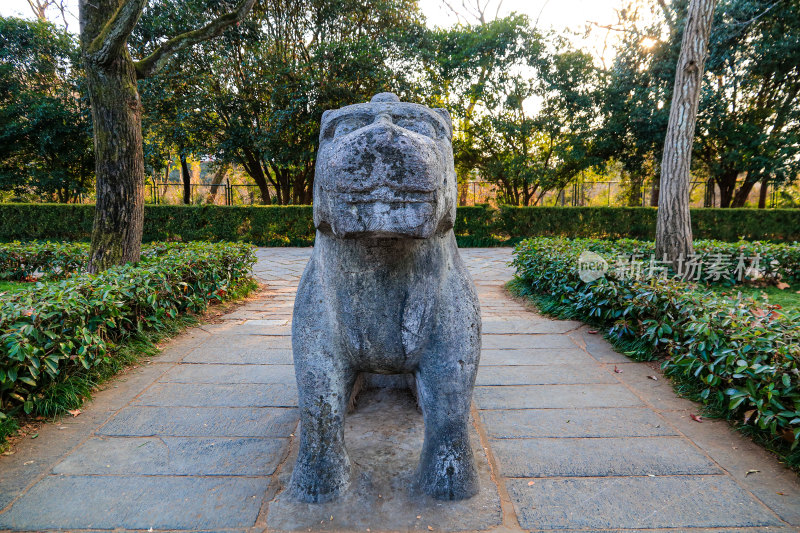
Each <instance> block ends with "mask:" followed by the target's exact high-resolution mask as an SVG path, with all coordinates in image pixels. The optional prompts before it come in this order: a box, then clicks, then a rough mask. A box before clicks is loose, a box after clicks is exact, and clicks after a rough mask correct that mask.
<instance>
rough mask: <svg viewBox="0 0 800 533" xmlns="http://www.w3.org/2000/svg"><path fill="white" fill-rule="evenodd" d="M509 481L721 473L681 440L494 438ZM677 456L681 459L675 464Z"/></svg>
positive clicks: (662, 437) (495, 450)
mask: <svg viewBox="0 0 800 533" xmlns="http://www.w3.org/2000/svg"><path fill="white" fill-rule="evenodd" d="M491 442H492V450H494V453H495V454H496V455H497V458H498V459H499V463H500V470H501V472H502V473H503V475H504V476H508V477H600V476H650V475H657V476H666V475H678V474H721V473H722V471H721V470H720V469H719V467H717V466H716V465H714V463H713V462H712V461H711V460H710V459H709V458H708V457H707V456H706V455H705V454H703V453H702V452H700V450H698V449H697V448H696V447H695V446H693V445H692V444H691V443H689V441H687V440H686V439H683V438H681V437H674V438H666V437H664V436H659V437H638V438H631V437H623V438H619V437H614V438H596V437H595V438H563V437H560V438H547V439H522V440H516V439H502V440H500V439H498V440H492V441H491ZM677 457H679V458H680V460H677V461H676V458H677Z"/></svg>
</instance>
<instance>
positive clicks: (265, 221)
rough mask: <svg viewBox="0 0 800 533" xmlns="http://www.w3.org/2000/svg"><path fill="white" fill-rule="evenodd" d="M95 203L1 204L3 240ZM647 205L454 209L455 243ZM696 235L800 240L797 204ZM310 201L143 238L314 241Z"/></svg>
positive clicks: (749, 213)
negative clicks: (794, 207)
mask: <svg viewBox="0 0 800 533" xmlns="http://www.w3.org/2000/svg"><path fill="white" fill-rule="evenodd" d="M93 216H94V206H92V205H72V204H70V205H61V204H47V205H42V204H0V242H8V241H15V240H20V241H30V240H53V241H88V240H90V236H91V232H92V218H93ZM655 227H656V210H655V209H652V208H649V207H511V206H502V207H501V208H500V209H499V210H497V209H493V208H491V207H489V206H475V207H459V208H458V209H457V210H456V226H455V233H456V238H457V239H458V243H459V246H496V245H502V244H505V245H508V244H510V243H514V242H518V241H519V240H520V239H521V238H525V237H536V236H561V237H606V238H614V239H621V238H626V237H629V238H634V239H653V238H655ZM692 231H693V233H694V236H695V238H698V239H717V240H720V241H729V242H737V241H739V240H741V239H747V240H764V241H775V242H791V241H800V210H797V209H768V210H755V209H693V210H692ZM314 235H315V230H314V221H313V216H312V208H311V206H302V205H298V206H248V207H239V206H236V207H234V206H213V205H205V206H183V205H146V206H145V217H144V241H145V242H147V241H160V240H171V241H193V240H207V241H241V242H249V243H251V244H255V245H258V246H311V245H312V244H313V243H314Z"/></svg>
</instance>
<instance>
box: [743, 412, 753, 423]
mask: <svg viewBox="0 0 800 533" xmlns="http://www.w3.org/2000/svg"><path fill="white" fill-rule="evenodd" d="M754 414H756V410H755V409H750V410H749V411H745V412H744V420H742V424H747V422H748V421H749V420H750V417H752V416H753V415H754Z"/></svg>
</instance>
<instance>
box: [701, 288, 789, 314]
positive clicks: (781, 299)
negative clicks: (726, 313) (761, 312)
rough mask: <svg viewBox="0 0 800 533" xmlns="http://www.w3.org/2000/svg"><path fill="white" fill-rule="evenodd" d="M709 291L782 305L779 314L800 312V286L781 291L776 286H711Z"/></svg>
mask: <svg viewBox="0 0 800 533" xmlns="http://www.w3.org/2000/svg"><path fill="white" fill-rule="evenodd" d="M708 290H711V291H714V292H716V293H718V294H731V295H734V296H735V295H736V293H742V294H743V295H744V296H749V297H751V298H752V299H754V300H756V301H758V302H762V301H763V302H764V303H765V304H768V305H780V306H781V309H778V310H777V312H778V313H780V314H786V312H800V294H798V292H799V291H800V284H794V286H792V287H789V288H786V289H783V290H781V289H779V288H777V287H776V286H774V285H770V286H767V287H749V286H736V287H720V286H714V285H711V286H709V287H708Z"/></svg>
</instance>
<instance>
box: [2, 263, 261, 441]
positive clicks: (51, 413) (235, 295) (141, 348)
mask: <svg viewBox="0 0 800 533" xmlns="http://www.w3.org/2000/svg"><path fill="white" fill-rule="evenodd" d="M21 285H24V284H21ZM257 289H258V283H257V282H256V281H255V280H254V279H252V278H247V279H244V280H242V281H241V282H239V283H238V284H237V285H236V286H235V287H233V288H232V289H231V290H230V291H229V292H228V293H227V295H226V297H225V302H234V301H237V300H240V299H242V298H245V297H246V296H248V295H249V294H251V293H252V292H253V291H255V290H257ZM217 305H219V304H217ZM215 307H216V306H212V307H210V308H209V310H208V312H207V313H206V314H210V313H213V311H214V310H215V309H214V308H215ZM204 316H205V315H194V314H185V315H179V316H177V317H175V318H167V319H164V320H163V321H161V322H159V323H158V325H157V326H155V327H152V328H148V329H143V328H141V329H139V330H137V331H136V332H134V333H133V334H132V335H130V336H129V337H126V338H125V340H124V341H122V342H120V343H118V344H116V345H113V346H111V348H110V350H109V353H108V355H109V357H106V358H104V359H103V360H102V361H101V362H100V363H98V364H97V365H94V366H92V367H91V368H90V369H87V370H81V371H79V372H75V373H69V374H66V373H65V375H64V376H63V377H62V378H61V379H58V380H57V381H54V382H52V383H50V384H48V386H47V387H46V388H44V389H43V390H42V391H41V394H42V398H41V400H40V401H38V402H36V405H35V410H34V411H33V412H32V413H31V414H30V415H25V414H23V413H22V412H21V411H18V412H16V413H13V414H12V416H9V417H7V418H5V419H2V420H0V452H2V451H4V450H5V448H6V447H7V441H8V439H9V437H11V436H13V435H14V434H15V433H16V432H17V430H18V429H19V428H20V426H22V425H24V424H26V423H28V422H31V421H33V420H36V419H37V418H39V419H40V418H45V419H50V420H55V419H57V418H58V417H60V416H62V415H64V414H66V413H67V411H69V410H73V409H78V408H80V407H81V406H82V405H83V403H84V402H85V401H86V400H91V398H92V393H93V392H95V391H97V390H99V387H100V386H101V385H102V384H103V383H105V382H107V381H108V380H109V379H111V378H113V377H114V376H116V375H117V374H119V373H120V372H122V371H123V370H125V369H126V368H128V367H130V366H132V365H135V364H138V363H140V362H142V361H143V360H145V359H148V358H151V357H153V356H156V355H158V353H159V352H160V351H161V350H160V348H159V347H158V344H159V343H160V342H163V341H164V340H166V339H169V338H172V337H175V336H177V335H179V334H180V333H182V332H183V331H184V330H186V329H187V328H189V327H192V326H196V325H197V324H200V323H202V322H203V319H204Z"/></svg>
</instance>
